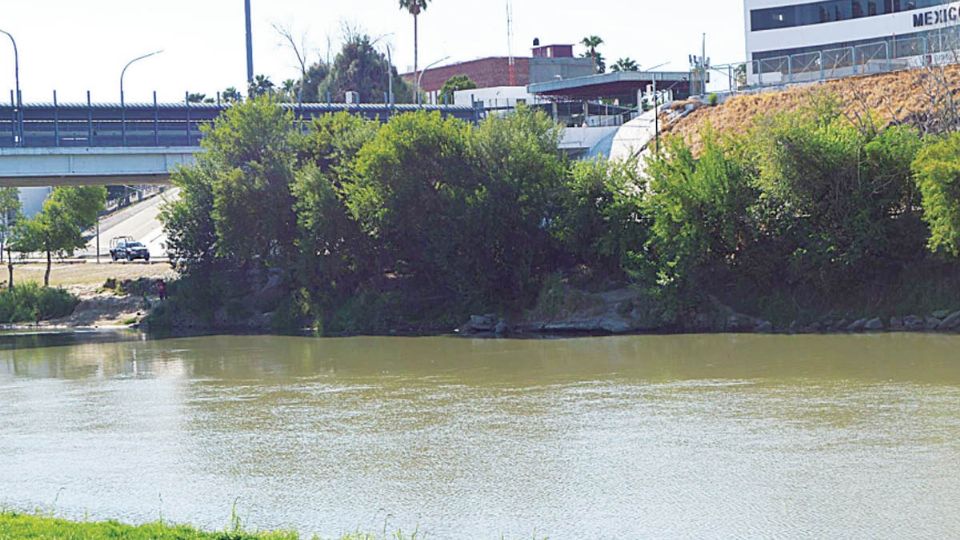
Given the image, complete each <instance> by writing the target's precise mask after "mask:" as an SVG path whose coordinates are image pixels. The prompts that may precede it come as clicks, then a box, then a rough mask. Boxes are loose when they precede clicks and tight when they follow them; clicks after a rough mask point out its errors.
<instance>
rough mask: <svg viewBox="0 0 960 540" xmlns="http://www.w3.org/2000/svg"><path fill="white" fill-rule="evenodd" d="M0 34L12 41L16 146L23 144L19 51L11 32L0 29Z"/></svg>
mask: <svg viewBox="0 0 960 540" xmlns="http://www.w3.org/2000/svg"><path fill="white" fill-rule="evenodd" d="M0 34H5V35H6V36H7V37H8V38H10V43H13V79H14V84H15V85H16V90H15V91H16V93H17V95H16V101H17V135H16V138H17V141H16V145H17V146H22V145H23V99H22V97H21V96H20V53H19V52H18V51H17V40H15V39H13V34H11V33H10V32H7V31H6V30H0Z"/></svg>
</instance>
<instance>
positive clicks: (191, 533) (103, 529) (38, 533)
mask: <svg viewBox="0 0 960 540" xmlns="http://www.w3.org/2000/svg"><path fill="white" fill-rule="evenodd" d="M14 538H16V539H18V540H19V539H44V540H47V539H57V540H61V539H64V540H100V539H122V540H141V539H142V540H148V539H149V540H300V539H301V538H302V537H301V536H300V535H298V534H297V533H295V532H256V533H255V532H245V531H239V530H238V531H223V532H204V531H199V530H197V529H194V528H193V527H189V526H186V525H170V524H165V523H149V524H146V525H140V526H133V525H124V524H122V523H118V522H116V521H101V522H76V521H68V520H65V519H57V518H52V517H44V516H36V515H30V514H21V513H18V512H0V540H8V539H14ZM375 538H376V537H375V536H372V535H364V534H351V535H346V536H343V537H341V538H340V540H375ZM390 538H393V539H396V540H403V539H406V538H414V537H408V536H405V535H403V534H400V533H397V534H396V535H393V536H390ZM313 540H319V539H317V538H316V537H314V539H313Z"/></svg>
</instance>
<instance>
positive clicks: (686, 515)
mask: <svg viewBox="0 0 960 540" xmlns="http://www.w3.org/2000/svg"><path fill="white" fill-rule="evenodd" d="M958 351H960V338H958V337H951V336H925V335H875V336H794V337H790V336H666V337H604V338H584V339H571V340H530V341H511V340H503V341H500V340H467V339H458V338H441V337H438V338H350V339H314V338H300V337H263V336H242V337H235V336H223V337H199V338H182V339H147V338H146V337H144V336H141V335H139V334H132V333H131V334H125V333H124V334H109V333H92V334H46V335H40V336H36V335H18V336H12V335H9V334H8V335H2V336H0V507H6V508H18V509H25V510H33V509H42V510H53V511H55V512H56V513H57V514H58V515H62V516H66V517H72V518H84V517H87V518H91V519H101V518H115V519H120V520H124V521H129V522H145V521H153V520H156V519H158V518H160V517H162V518H163V519H164V520H168V521H175V522H187V523H191V524H195V525H198V526H202V527H205V528H212V529H222V528H224V527H225V526H227V524H228V521H229V519H230V515H231V509H232V508H233V507H234V505H236V506H235V508H236V511H237V513H238V515H239V516H240V517H241V518H242V519H243V522H244V524H245V526H247V527H248V528H251V529H276V528H284V529H296V530H300V531H302V532H306V533H319V534H322V535H324V536H326V537H329V536H334V535H338V534H340V533H344V532H351V531H357V530H360V531H367V532H376V533H379V532H382V531H383V530H384V529H386V530H388V531H394V530H397V529H398V528H399V529H403V530H404V531H412V530H414V529H417V530H419V531H420V533H421V535H422V534H426V537H427V538H501V536H502V537H504V538H533V537H538V538H542V537H545V536H546V537H549V538H554V539H557V538H650V537H659V538H662V537H698V538H730V537H784V536H786V537H870V538H909V537H924V538H946V537H956V536H957V535H960V352H958Z"/></svg>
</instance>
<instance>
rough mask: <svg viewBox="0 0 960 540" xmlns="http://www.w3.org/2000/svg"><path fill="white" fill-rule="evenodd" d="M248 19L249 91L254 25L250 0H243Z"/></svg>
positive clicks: (251, 78) (251, 80)
mask: <svg viewBox="0 0 960 540" xmlns="http://www.w3.org/2000/svg"><path fill="white" fill-rule="evenodd" d="M243 7H244V10H245V12H246V21H247V93H248V94H249V93H250V87H252V86H253V26H252V23H251V19H250V0H243Z"/></svg>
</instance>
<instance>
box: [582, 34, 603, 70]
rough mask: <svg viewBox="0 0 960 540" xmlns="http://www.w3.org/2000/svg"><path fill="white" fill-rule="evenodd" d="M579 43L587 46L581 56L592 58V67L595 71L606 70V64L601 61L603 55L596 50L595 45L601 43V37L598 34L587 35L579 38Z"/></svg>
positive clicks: (597, 45)
mask: <svg viewBox="0 0 960 540" xmlns="http://www.w3.org/2000/svg"><path fill="white" fill-rule="evenodd" d="M580 44H581V45H583V46H584V47H586V48H587V52H586V53H584V54H583V56H584V57H585V58H592V59H593V67H594V69H596V71H597V73H603V72H604V71H606V70H607V66H606V64H604V62H603V56H601V55H600V53H599V52H598V51H597V47H599V46H600V45H603V38H601V37H600V36H587V37H585V38H583V39H582V40H580Z"/></svg>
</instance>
